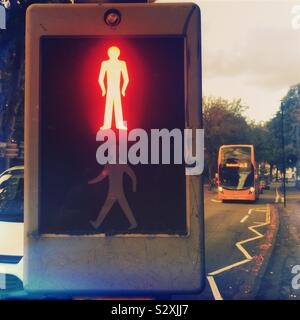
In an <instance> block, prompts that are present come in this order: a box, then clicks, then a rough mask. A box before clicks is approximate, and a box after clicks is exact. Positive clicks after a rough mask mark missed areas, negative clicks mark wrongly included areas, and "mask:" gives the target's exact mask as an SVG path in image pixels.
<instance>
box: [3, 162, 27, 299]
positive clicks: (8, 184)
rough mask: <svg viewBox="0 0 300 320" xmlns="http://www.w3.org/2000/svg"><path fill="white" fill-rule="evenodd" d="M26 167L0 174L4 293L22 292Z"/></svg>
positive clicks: (17, 167)
mask: <svg viewBox="0 0 300 320" xmlns="http://www.w3.org/2000/svg"><path fill="white" fill-rule="evenodd" d="M23 212H24V167H23V166H16V167H12V168H10V169H8V170H6V171H4V172H3V173H2V174H1V175H0V294H1V292H3V290H5V291H7V290H18V289H21V288H22V281H23V252H24V240H23V239H24V213H23Z"/></svg>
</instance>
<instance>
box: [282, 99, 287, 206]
mask: <svg viewBox="0 0 300 320" xmlns="http://www.w3.org/2000/svg"><path fill="white" fill-rule="evenodd" d="M281 148H282V170H283V197H284V199H283V205H284V208H286V183H285V178H286V164H285V139H284V115H283V106H282V103H281Z"/></svg>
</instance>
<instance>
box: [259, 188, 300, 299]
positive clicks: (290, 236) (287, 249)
mask: <svg viewBox="0 0 300 320" xmlns="http://www.w3.org/2000/svg"><path fill="white" fill-rule="evenodd" d="M280 196H281V197H282V193H280ZM286 200H287V207H286V208H284V207H283V205H282V204H280V205H278V212H279V217H280V225H279V231H278V236H277V239H276V242H275V245H274V250H273V254H272V257H271V259H270V262H269V264H268V268H267V270H266V272H265V275H264V277H263V279H262V282H261V286H260V290H259V292H258V294H257V295H256V299H263V300H299V299H300V277H299V274H300V190H297V189H296V188H295V187H289V186H288V187H287V199H286ZM296 266H299V267H296ZM293 268H297V269H298V281H297V284H298V288H293V285H292V281H293V278H294V280H296V278H295V276H296V274H295V273H292V270H293Z"/></svg>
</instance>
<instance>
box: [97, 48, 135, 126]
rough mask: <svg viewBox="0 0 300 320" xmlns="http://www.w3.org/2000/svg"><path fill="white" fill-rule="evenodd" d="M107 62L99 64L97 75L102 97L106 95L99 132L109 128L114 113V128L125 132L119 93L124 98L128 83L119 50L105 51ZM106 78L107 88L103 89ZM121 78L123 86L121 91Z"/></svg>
mask: <svg viewBox="0 0 300 320" xmlns="http://www.w3.org/2000/svg"><path fill="white" fill-rule="evenodd" d="M107 54H108V57H109V59H108V60H105V61H103V62H102V63H101V68H100V74H99V79H98V81H99V85H100V87H101V90H102V96H105V95H106V103H105V114H104V124H103V126H102V127H101V128H100V130H107V129H110V128H111V122H112V113H113V111H114V113H115V122H116V128H117V129H120V130H127V127H126V126H125V124H124V121H123V112H122V103H121V92H122V95H123V96H125V92H126V88H127V85H128V83H129V78H128V72H127V66H126V62H125V61H121V60H119V56H120V49H119V48H118V47H110V48H109V49H108V51H107ZM105 76H106V80H107V88H106V87H105V83H104V78H105ZM121 76H122V78H123V85H122V90H121Z"/></svg>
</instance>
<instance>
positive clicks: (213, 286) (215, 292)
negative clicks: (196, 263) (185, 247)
mask: <svg viewBox="0 0 300 320" xmlns="http://www.w3.org/2000/svg"><path fill="white" fill-rule="evenodd" d="M253 211H259V212H265V213H266V220H265V222H254V223H255V225H253V226H250V227H248V229H249V230H250V231H252V232H253V233H254V234H256V236H255V237H252V238H249V239H246V240H242V241H238V242H237V243H236V244H235V245H236V247H237V248H238V249H239V250H240V251H241V252H242V253H243V255H244V256H245V258H246V259H243V260H241V261H238V262H235V263H233V264H230V265H228V266H226V267H224V268H221V269H218V270H216V271H213V272H210V273H209V274H208V276H207V280H208V282H209V285H210V287H211V290H212V293H213V296H214V298H215V300H223V297H222V295H221V294H220V291H219V289H218V286H217V284H216V282H215V280H214V276H216V275H218V274H220V273H223V272H225V271H228V270H230V269H233V268H235V267H238V266H240V265H243V264H245V263H248V262H250V261H251V260H252V259H253V257H252V256H251V255H250V253H249V252H248V251H247V250H246V249H245V248H244V247H243V244H245V243H248V242H251V241H255V240H258V239H261V238H263V237H264V235H263V234H262V233H260V232H259V231H257V230H256V228H261V227H264V226H266V225H268V224H270V221H271V215H270V206H269V205H268V206H267V208H266V209H264V208H257V209H255V208H253V209H250V210H249V211H248V215H251V213H252V212H253ZM242 220H243V219H242ZM242 220H241V221H240V222H241V223H243V221H242ZM245 220H246V219H245Z"/></svg>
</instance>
